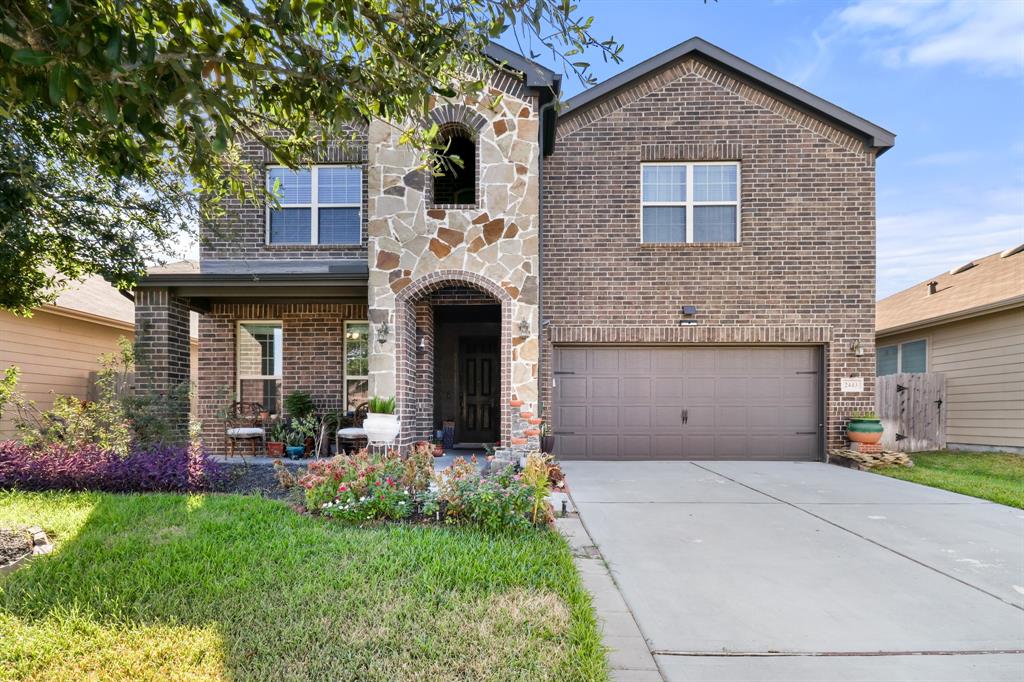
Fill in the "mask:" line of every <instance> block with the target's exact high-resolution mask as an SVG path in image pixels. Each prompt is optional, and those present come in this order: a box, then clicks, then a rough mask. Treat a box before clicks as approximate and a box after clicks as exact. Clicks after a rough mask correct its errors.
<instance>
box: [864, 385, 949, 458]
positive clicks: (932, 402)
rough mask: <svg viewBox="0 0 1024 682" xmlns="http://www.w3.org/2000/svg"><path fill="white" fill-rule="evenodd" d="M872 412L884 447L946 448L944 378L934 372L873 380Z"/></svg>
mask: <svg viewBox="0 0 1024 682" xmlns="http://www.w3.org/2000/svg"><path fill="white" fill-rule="evenodd" d="M875 411H876V412H877V413H878V416H879V417H881V419H882V426H883V427H884V428H885V433H884V434H883V435H882V446H883V447H885V449H886V450H898V451H900V452H920V451H922V450H941V449H942V448H944V447H946V377H945V376H944V375H942V374H937V373H934V372H923V373H920V374H887V375H885V376H881V377H878V378H877V379H875Z"/></svg>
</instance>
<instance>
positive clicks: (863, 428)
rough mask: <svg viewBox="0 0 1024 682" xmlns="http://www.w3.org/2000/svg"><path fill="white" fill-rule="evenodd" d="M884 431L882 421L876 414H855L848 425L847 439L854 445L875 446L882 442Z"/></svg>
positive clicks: (868, 412)
mask: <svg viewBox="0 0 1024 682" xmlns="http://www.w3.org/2000/svg"><path fill="white" fill-rule="evenodd" d="M883 430H884V429H883V428H882V420H881V419H879V418H878V415H877V414H875V413H874V412H871V411H870V410H869V411H867V412H854V413H853V414H851V415H850V422H849V423H848V424H847V425H846V437H847V438H848V439H849V440H850V442H852V443H864V444H866V445H874V444H875V443H878V442H879V441H881V440H882V431H883Z"/></svg>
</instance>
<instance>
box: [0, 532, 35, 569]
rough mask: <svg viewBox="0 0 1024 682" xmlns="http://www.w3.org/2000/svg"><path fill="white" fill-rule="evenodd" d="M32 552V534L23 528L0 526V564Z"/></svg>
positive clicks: (13, 560)
mask: <svg viewBox="0 0 1024 682" xmlns="http://www.w3.org/2000/svg"><path fill="white" fill-rule="evenodd" d="M31 553H32V536H31V535H29V534H28V533H27V532H26V531H23V530H11V529H9V528H0V566H6V565H7V564H11V563H14V562H15V561H17V560H18V559H20V558H21V557H23V556H25V555H26V554H31Z"/></svg>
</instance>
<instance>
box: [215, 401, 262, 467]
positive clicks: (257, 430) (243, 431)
mask: <svg viewBox="0 0 1024 682" xmlns="http://www.w3.org/2000/svg"><path fill="white" fill-rule="evenodd" d="M262 411H263V406H262V405H260V404H259V403H244V402H235V403H231V407H230V408H229V409H228V417H227V419H225V420H224V450H225V452H226V453H227V454H228V456H229V457H234V456H235V444H236V443H237V442H238V441H240V440H241V441H249V443H250V445H251V447H252V456H253V457H255V456H256V444H257V443H259V444H260V446H261V447H262V448H263V454H264V455H266V454H267V430H266V426H265V424H264V423H263V419H262V418H260V412H262ZM239 454H240V455H241V457H242V461H243V462H244V461H245V455H244V454H242V453H239Z"/></svg>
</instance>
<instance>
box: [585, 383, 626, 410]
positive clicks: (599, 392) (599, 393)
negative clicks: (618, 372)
mask: <svg viewBox="0 0 1024 682" xmlns="http://www.w3.org/2000/svg"><path fill="white" fill-rule="evenodd" d="M620 383H621V380H620V379H619V378H618V377H593V378H591V380H590V387H589V390H588V391H587V400H588V401H589V402H590V403H592V404H604V405H616V404H618V402H619V401H620V400H621V399H622V396H621V395H620V394H619V385H620Z"/></svg>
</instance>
